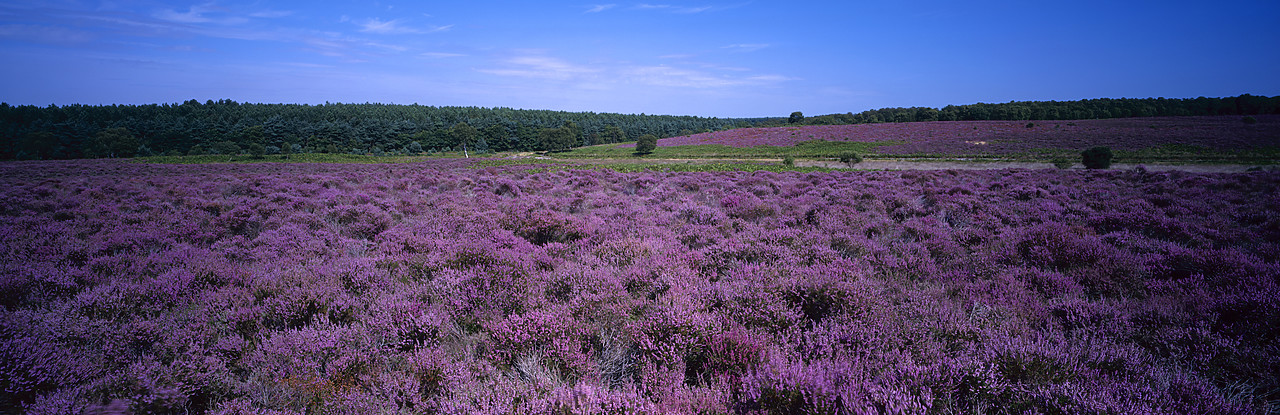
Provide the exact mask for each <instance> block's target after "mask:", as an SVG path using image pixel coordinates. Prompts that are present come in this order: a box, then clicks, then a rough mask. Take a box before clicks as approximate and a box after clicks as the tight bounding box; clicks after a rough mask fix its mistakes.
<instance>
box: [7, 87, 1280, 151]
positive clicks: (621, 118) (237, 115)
mask: <svg viewBox="0 0 1280 415" xmlns="http://www.w3.org/2000/svg"><path fill="white" fill-rule="evenodd" d="M1256 114H1280V96H1278V97H1266V96H1254V95H1248V94H1245V95H1240V96H1238V97H1226V98H1205V97H1200V98H1188V99H1180V98H1142V99H1130V98H1120V99H1109V98H1101V99H1087V100H1080V101H1014V102H1009V103H1004V104H987V103H977V104H969V105H948V106H946V107H943V108H928V107H912V108H881V109H876V110H867V111H863V112H860V113H857V114H854V113H852V112H850V113H845V114H828V115H820V116H815V117H805V116H804V115H803V114H801V113H799V112H796V113H792V114H791V116H790V117H770V118H706V117H695V116H672V115H645V114H639V115H634V114H610V113H593V112H564V111H550V110H520V109H511V108H481V107H433V106H420V105H391V104H330V103H325V104H323V105H307V104H250V103H238V102H235V101H232V100H226V99H224V100H219V101H212V100H210V101H206V102H203V103H201V102H199V101H196V100H189V101H186V102H183V103H181V104H151V105H94V106H91V105H67V106H56V105H50V106H48V107H38V106H31V105H21V106H11V105H9V104H7V103H0V159H5V160H13V159H20V160H27V159H73V158H100V157H133V156H147V155H161V154H168V155H177V154H242V153H245V152H248V153H255V154H272V153H284V154H287V153H300V152H309V153H310V152H328V153H359V154H375V155H381V154H418V153H424V152H425V153H431V152H438V151H461V150H464V149H465V150H467V151H471V152H480V153H483V152H489V151H511V150H517V151H544V150H563V149H568V148H572V147H578V146H583V145H593V144H606V143H618V142H627V141H636V140H637V139H638V138H640V137H641V136H646V135H652V136H654V137H672V136H679V135H687V134H693V133H698V132H706V131H716V130H723V129H729V128H743V127H760V126H777V125H796V124H802V125H831V124H863V123H882V122H918V121H975V120H1079V119H1099V118H1126V117H1156V116H1192V115H1256Z"/></svg>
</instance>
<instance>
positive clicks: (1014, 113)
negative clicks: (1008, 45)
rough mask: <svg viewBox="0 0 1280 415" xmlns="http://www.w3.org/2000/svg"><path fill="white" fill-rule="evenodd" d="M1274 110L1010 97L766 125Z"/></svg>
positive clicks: (1234, 104)
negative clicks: (1001, 101)
mask: <svg viewBox="0 0 1280 415" xmlns="http://www.w3.org/2000/svg"><path fill="white" fill-rule="evenodd" d="M1259 114H1280V96H1276V97H1265V96H1255V95H1249V94H1244V95H1240V96H1238V97H1226V98H1205V97H1199V98H1118V99H1112V98H1100V99H1086V100H1080V101H1014V102H1009V103H1004V104H987V103H977V104H969V105H948V106H946V107H943V108H928V107H911V108H881V109H876V110H867V111H863V112H860V113H857V114H854V113H852V112H850V113H845V114H827V115H820V116H815V117H804V115H803V114H802V113H798V112H797V113H793V114H791V116H790V117H788V118H777V119H773V120H770V122H769V124H772V125H781V124H784V123H786V124H803V125H839V124H867V123H882V122H919V121H985V120H1001V121H1020V120H1090V119H1102V118H1130V117H1181V116H1195V115H1259Z"/></svg>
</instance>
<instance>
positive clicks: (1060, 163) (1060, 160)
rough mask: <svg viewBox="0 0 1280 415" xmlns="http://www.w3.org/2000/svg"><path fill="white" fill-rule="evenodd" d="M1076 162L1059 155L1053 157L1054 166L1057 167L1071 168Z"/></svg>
mask: <svg viewBox="0 0 1280 415" xmlns="http://www.w3.org/2000/svg"><path fill="white" fill-rule="evenodd" d="M1074 164H1075V162H1073V161H1071V159H1069V158H1066V157H1057V158H1054V159H1053V167H1057V168H1059V169H1064V170H1065V169H1069V168H1071V166H1072V165H1074Z"/></svg>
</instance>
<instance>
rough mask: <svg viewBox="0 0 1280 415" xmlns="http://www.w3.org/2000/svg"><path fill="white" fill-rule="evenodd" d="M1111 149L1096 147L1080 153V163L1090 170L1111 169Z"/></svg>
mask: <svg viewBox="0 0 1280 415" xmlns="http://www.w3.org/2000/svg"><path fill="white" fill-rule="evenodd" d="M1111 156H1112V154H1111V148H1109V147H1094V148H1091V149H1088V150H1085V151H1084V152H1081V153H1080V157H1081V158H1080V163H1082V164H1084V167H1085V168H1088V169H1105V168H1108V167H1111Z"/></svg>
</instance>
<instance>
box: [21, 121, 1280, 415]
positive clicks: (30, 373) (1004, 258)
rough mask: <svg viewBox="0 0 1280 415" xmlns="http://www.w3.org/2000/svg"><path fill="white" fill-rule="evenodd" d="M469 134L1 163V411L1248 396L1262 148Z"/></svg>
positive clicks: (1263, 267)
mask: <svg viewBox="0 0 1280 415" xmlns="http://www.w3.org/2000/svg"><path fill="white" fill-rule="evenodd" d="M1063 124H1065V122H1063ZM1019 128H1023V127H1019ZM1037 128H1039V127H1037ZM1049 128H1051V127H1049ZM468 163H469V162H468V161H463V160H454V161H435V162H425V163H414V164H388V165H336V164H258V165H148V164H134V163H128V162H121V161H101V160H100V161H64V162H10V163H3V164H0V258H2V259H0V389H2V392H0V393H2V394H0V412H10V413H29V414H79V413H95V414H101V413H138V414H144V413H148V414H149V413H154V414H186V413H215V414H257V413H264V414H302V413H343V414H347V413H359V414H398V413H450V414H455V413H456V414H471V413H476V414H505V413H513V414H522V413H565V414H595V413H610V414H642V413H643V414H668V413H670V414H693V413H699V414H733V413H773V414H787V413H832V414H845V413H849V414H859V413H882V414H897V413H904V414H918V413H935V414H953V413H954V414H961V413H1086V414H1089V413H1096V414H1146V413H1205V414H1266V413H1277V411H1280V381H1278V380H1277V375H1276V374H1277V373H1280V340H1278V339H1280V300H1278V299H1280V287H1278V283H1280V265H1278V261H1280V192H1278V191H1277V189H1280V173H1277V172H1252V173H1239V174H1191V173H1179V172H1169V173H1152V172H1147V171H1145V170H1141V169H1138V170H1131V171H1083V170H992V171H929V172H920V171H868V172H855V171H840V172H814V173H802V172H788V173H769V172H726V173H652V172H650V173H618V172H614V171H609V170H551V171H540V170H534V169H531V168H529V167H527V166H511V167H489V168H483V169H473V168H469V167H468Z"/></svg>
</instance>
